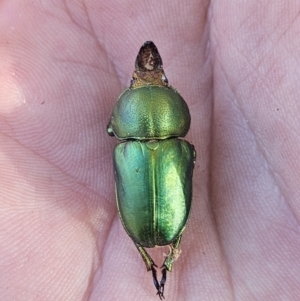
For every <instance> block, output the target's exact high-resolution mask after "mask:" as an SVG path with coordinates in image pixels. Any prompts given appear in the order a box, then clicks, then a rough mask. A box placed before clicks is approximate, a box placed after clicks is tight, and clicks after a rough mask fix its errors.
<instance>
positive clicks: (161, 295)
mask: <svg viewBox="0 0 300 301" xmlns="http://www.w3.org/2000/svg"><path fill="white" fill-rule="evenodd" d="M155 267H157V265H156V264H155V263H153V264H152V265H151V271H152V277H153V283H154V286H155V288H156V289H157V293H156V295H158V297H159V299H160V300H162V299H165V296H164V287H162V286H161V285H160V283H162V281H161V282H160V283H159V282H158V280H157V272H156V269H155ZM164 279H166V277H164ZM164 284H165V281H164V283H163V285H164Z"/></svg>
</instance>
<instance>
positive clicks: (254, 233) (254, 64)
mask: <svg viewBox="0 0 300 301" xmlns="http://www.w3.org/2000/svg"><path fill="white" fill-rule="evenodd" d="M299 11H300V2H299V1H297V0H290V1H280V0H274V1H267V0H263V1H261V0H259V1H258V0H256V1H254V0H252V1H249V0H242V1H235V0H234V1H211V2H209V1H188V4H187V3H185V1H171V0H170V1H147V2H146V1H140V0H135V1H115V0H110V1H100V0H97V1H96V0H86V1H50V0H48V1H38V0H33V1H24V0H22V1H21V0H20V1H16V0H7V1H4V0H2V1H1V2H0V83H1V84H0V179H1V181H0V300H2V301H7V300H9V301H11V300H16V301H20V300H26V301H28V300H41V301H52V300H53V301H54V300H55V301H60V300H62V301H65V300H76V301H77V300H158V297H157V296H155V293H156V291H155V288H154V286H153V284H152V279H151V273H147V272H146V269H145V266H144V263H143V261H142V259H141V258H140V256H139V254H138V253H137V251H136V250H135V247H134V245H133V243H132V242H131V240H130V239H129V238H128V236H127V235H126V233H125V231H124V230H123V228H122V225H121V223H120V221H119V219H118V216H117V211H116V205H115V197H114V186H113V172H112V162H111V153H112V150H113V146H114V145H115V144H116V143H117V140H116V139H114V138H111V137H109V136H108V135H107V134H106V124H107V122H108V120H109V116H110V114H111V111H112V108H113V106H114V104H115V102H116V100H117V97H118V95H119V94H120V93H121V91H122V90H123V89H125V88H126V87H127V86H128V85H129V82H130V78H131V75H132V72H133V67H134V61H135V58H136V55H137V53H138V51H139V48H140V47H141V45H142V44H143V43H144V42H145V41H147V40H153V41H154V43H155V44H156V45H157V47H158V49H159V52H160V54H161V56H162V59H163V62H164V67H165V72H166V75H167V77H168V79H169V82H170V83H171V84H172V85H173V86H175V87H176V88H177V89H178V90H179V91H180V93H181V94H182V96H183V97H184V98H185V100H186V101H187V103H188V105H189V107H190V110H191V115H192V126H191V130H190V132H189V134H188V135H187V137H186V139H187V140H189V141H190V142H191V143H193V144H194V145H195V147H196V150H197V153H198V157H197V163H196V166H195V172H194V203H193V211H192V214H191V218H190V221H189V224H188V227H187V229H186V231H185V233H184V236H183V240H182V245H181V250H182V254H181V257H180V258H179V260H178V261H177V262H176V263H175V265H174V270H173V272H172V273H169V274H168V279H167V284H166V290H165V296H166V300H203V301H204V300H209V301H214V300H217V301H223V300H224V301H229V300H239V301H244V300H245V301H246V300H259V301H264V300H275V301H277V300H288V301H290V300H299V296H300V236H299V220H300V161H299V155H300V135H299V131H300V130H299V129H300V118H299V116H300V104H299V101H300V99H299V80H300V71H299V70H300V68H299V67H300V66H299V65H300V15H299ZM158 251H159V250H158ZM157 258H159V256H156V257H155V259H157ZM158 264H161V262H158Z"/></svg>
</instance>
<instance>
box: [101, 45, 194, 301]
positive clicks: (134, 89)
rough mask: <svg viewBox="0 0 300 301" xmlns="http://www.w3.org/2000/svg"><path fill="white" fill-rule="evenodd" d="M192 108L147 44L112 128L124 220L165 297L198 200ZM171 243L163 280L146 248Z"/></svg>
mask: <svg viewBox="0 0 300 301" xmlns="http://www.w3.org/2000/svg"><path fill="white" fill-rule="evenodd" d="M190 122H191V117H190V113H189V109H188V106H187V104H186V102H185V101H184V99H183V98H182V97H181V96H180V94H179V93H178V91H177V90H175V89H174V88H173V87H171V86H170V85H169V84H168V80H167V78H166V76H165V74H164V70H163V66H162V60H161V57H160V55H159V53H158V50H157V48H156V46H155V45H154V43H153V42H150V41H148V42H146V43H144V45H143V46H142V47H141V49H140V51H139V53H138V56H137V59H136V62H135V71H134V73H133V77H132V80H131V84H130V87H129V88H128V89H126V90H125V91H124V92H123V93H122V94H121V95H120V96H119V99H118V102H117V104H116V105H115V107H114V110H113V113H112V116H111V119H110V122H109V124H108V126H107V132H108V134H109V135H110V136H115V137H116V138H118V139H119V140H120V141H121V143H119V144H118V145H117V146H116V147H115V149H114V154H113V163H114V176H115V182H116V199H117V206H118V212H119V216H120V219H121V221H122V224H123V227H124V229H125V230H126V232H127V234H128V235H129V236H130V238H131V239H132V240H133V242H134V244H135V246H136V247H137V249H138V251H139V253H140V254H141V256H142V258H143V260H144V262H145V264H146V268H147V270H148V271H150V270H151V271H152V276H153V281H154V285H155V287H156V289H157V294H158V296H159V298H160V299H162V298H164V286H165V282H166V274H167V271H171V270H172V267H173V263H174V261H175V260H176V259H177V258H178V257H179V255H180V253H181V252H180V250H179V249H178V247H179V244H180V240H181V236H182V233H183V231H184V229H185V226H186V223H187V220H188V217H189V213H190V208H191V201H192V175H193V169H194V165H195V160H196V152H195V149H194V146H193V145H192V144H190V143H189V142H187V141H185V140H181V139H178V137H184V136H185V135H186V134H187V132H188V131H189V128H190ZM166 245H169V246H170V253H169V254H168V255H167V256H166V258H165V261H164V263H163V265H162V267H161V268H162V278H161V281H160V282H159V281H158V280H157V275H156V269H155V267H157V266H156V264H155V263H154V261H153V259H152V258H151V257H150V255H149V254H148V253H147V251H146V250H145V249H144V248H153V247H156V246H166Z"/></svg>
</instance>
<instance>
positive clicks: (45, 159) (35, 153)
mask: <svg viewBox="0 0 300 301" xmlns="http://www.w3.org/2000/svg"><path fill="white" fill-rule="evenodd" d="M1 134H2V135H3V136H5V137H7V138H9V139H11V140H12V141H14V142H15V143H17V144H19V145H20V146H22V147H23V148H24V149H26V150H27V151H28V152H30V153H32V154H34V155H35V156H36V157H38V158H41V159H42V160H44V161H46V162H48V163H49V164H50V165H51V166H53V167H55V169H56V170H58V171H60V172H61V173H63V174H64V175H66V176H67V177H68V178H70V179H72V180H74V181H76V183H77V186H79V187H84V189H85V190H86V191H88V192H89V193H90V194H93V195H99V193H98V192H96V191H94V190H93V189H91V188H90V187H89V186H86V185H84V184H82V183H79V182H78V181H77V178H76V177H75V176H73V175H72V174H70V173H67V172H66V171H65V170H63V169H62V168H60V167H59V166H57V165H56V164H54V163H53V162H52V161H50V160H49V159H47V158H45V157H43V156H41V155H40V154H38V153H37V152H35V151H34V150H33V149H30V148H28V147H27V146H26V145H25V144H22V143H21V142H20V141H19V140H17V139H15V138H13V137H11V136H10V135H7V134H5V133H3V132H1ZM61 184H62V183H61ZM66 187H67V188H68V189H69V190H70V191H72V192H75V193H78V191H77V190H74V189H73V188H71V187H70V186H68V185H67V186H66ZM99 197H101V198H103V199H104V197H103V196H99ZM107 204H109V203H107ZM111 206H114V204H111Z"/></svg>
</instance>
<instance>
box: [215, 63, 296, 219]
mask: <svg viewBox="0 0 300 301" xmlns="http://www.w3.org/2000/svg"><path fill="white" fill-rule="evenodd" d="M219 65H220V67H221V70H222V71H223V75H224V76H225V78H226V80H227V84H228V87H229V88H230V90H231V92H232V94H233V95H234V96H235V97H234V98H235V99H236V100H237V99H238V98H237V97H236V95H235V90H234V89H233V88H232V87H231V85H230V84H229V83H230V81H229V79H228V75H227V73H226V72H225V70H224V69H223V66H222V64H219ZM249 65H250V64H249ZM250 66H251V65H250ZM251 67H252V66H251ZM253 71H255V70H253ZM261 81H262V83H263V79H262V78H261ZM263 84H264V86H265V87H266V88H268V87H267V85H266V84H265V83H263ZM269 92H270V90H269ZM273 96H274V98H275V95H273ZM232 104H236V105H235V107H236V108H237V109H238V110H239V111H240V112H241V114H242V116H244V120H245V121H247V120H249V118H247V116H246V115H245V113H244V111H243V110H242V108H241V107H240V106H239V103H238V101H236V102H232ZM246 124H247V125H248V127H249V129H250V131H251V133H252V135H253V137H256V135H255V131H254V130H253V128H252V127H251V125H250V123H249V122H246ZM254 141H255V143H256V146H257V149H258V150H260V154H261V155H262V156H263V158H264V160H265V162H266V163H267V166H268V168H269V175H270V177H271V178H272V179H273V180H274V182H275V185H276V186H277V187H278V189H279V191H280V196H282V197H283V199H284V200H285V201H286V203H287V204H288V206H289V209H290V212H291V213H292V216H293V217H294V219H295V220H296V221H297V222H298V224H300V220H299V219H298V217H297V216H296V215H295V214H294V212H293V210H292V207H291V205H290V204H289V202H288V200H287V199H286V198H285V197H284V194H283V193H282V185H281V183H285V181H284V179H283V178H282V177H280V176H279V173H278V172H277V171H276V170H275V169H274V168H273V167H272V164H271V163H270V162H269V161H268V159H267V156H266V154H265V151H264V148H262V146H261V145H260V144H259V143H258V140H257V139H254ZM275 173H276V174H277V175H278V176H279V179H280V181H281V182H280V181H278V179H277V178H276V177H275V176H274V174H275ZM285 186H286V187H287V185H285Z"/></svg>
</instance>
